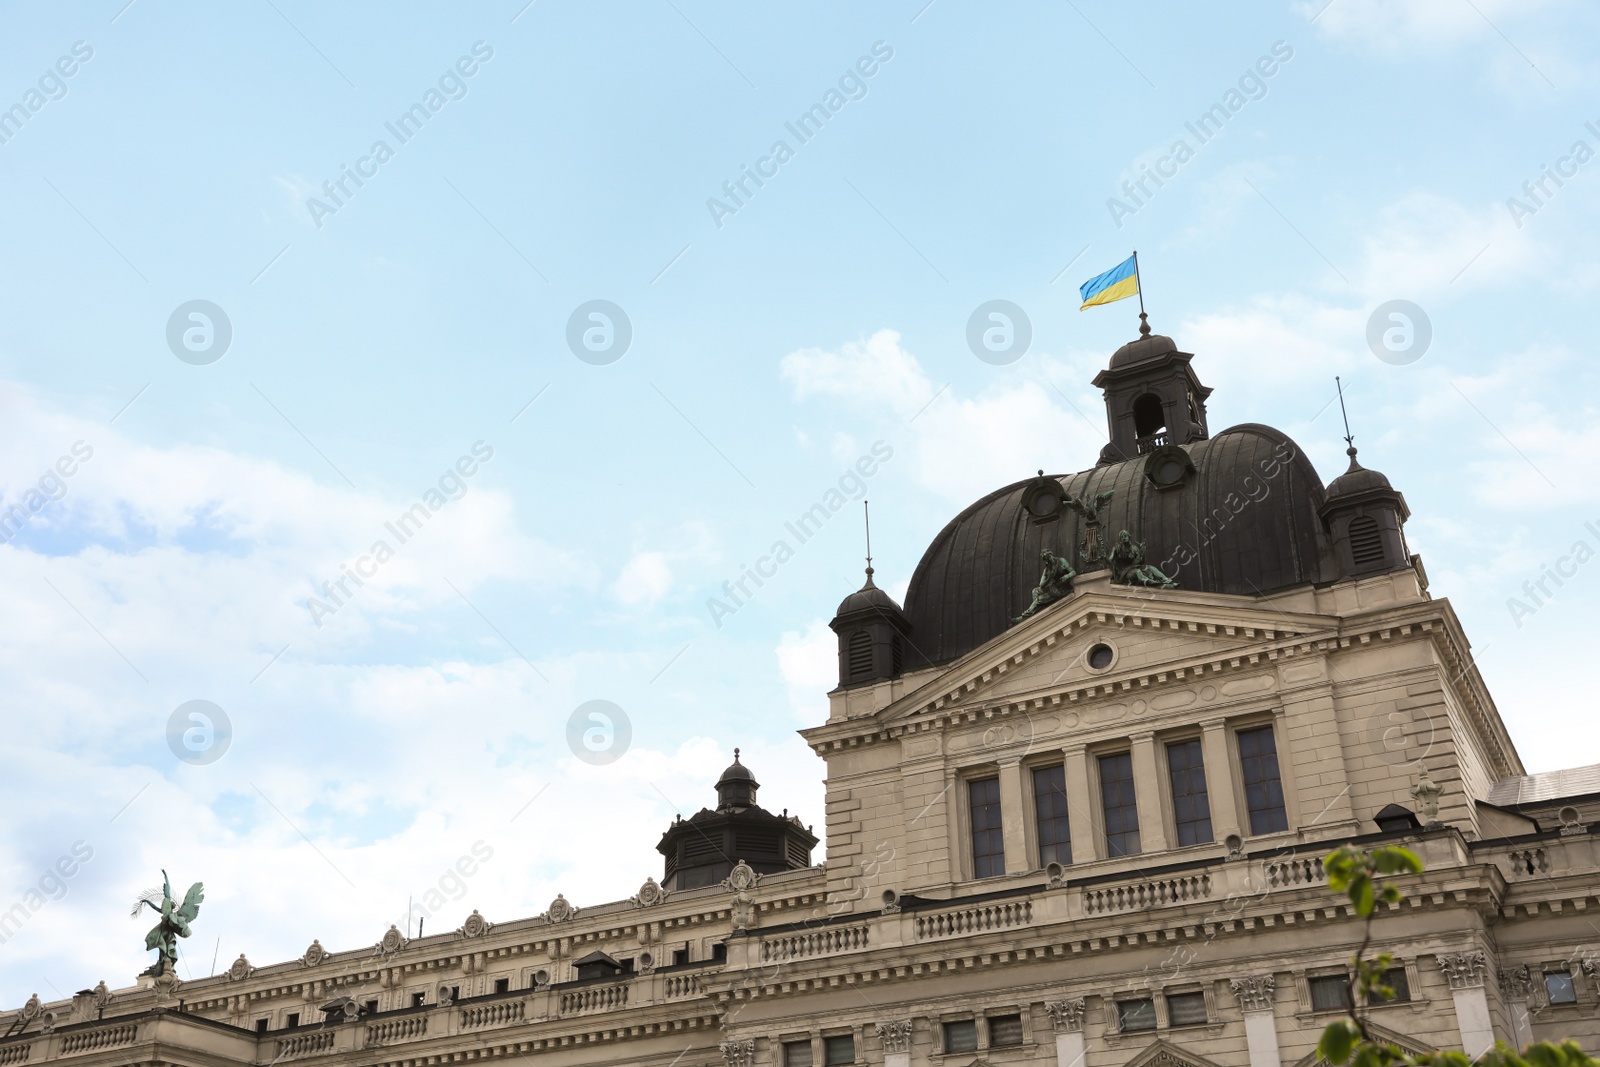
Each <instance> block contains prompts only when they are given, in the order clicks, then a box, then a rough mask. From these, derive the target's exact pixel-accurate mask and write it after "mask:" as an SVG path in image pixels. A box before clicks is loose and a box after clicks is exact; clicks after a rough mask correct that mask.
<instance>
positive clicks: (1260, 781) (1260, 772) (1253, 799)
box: [1239, 726, 1289, 834]
mask: <svg viewBox="0 0 1600 1067" xmlns="http://www.w3.org/2000/svg"><path fill="white" fill-rule="evenodd" d="M1239 770H1240V772H1241V774H1242V775H1243V777H1244V798H1245V806H1246V807H1247V808H1248V809H1249V811H1250V832H1251V833H1252V834H1270V833H1274V832H1276V831H1278V830H1287V829H1288V828H1289V814H1288V812H1287V811H1286V810H1285V809H1284V806H1283V780H1282V779H1281V778H1279V777H1278V744H1277V741H1276V740H1274V739H1273V736H1272V727H1270V726H1263V727H1260V728H1258V729H1255V730H1240V731H1239Z"/></svg>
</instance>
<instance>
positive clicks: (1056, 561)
mask: <svg viewBox="0 0 1600 1067" xmlns="http://www.w3.org/2000/svg"><path fill="white" fill-rule="evenodd" d="M1039 558H1040V559H1042V560H1044V572H1043V573H1042V574H1040V575H1039V584H1038V585H1036V586H1034V588H1033V600H1032V602H1031V603H1029V604H1028V609H1027V610H1026V611H1024V612H1023V613H1022V614H1021V615H1018V616H1017V617H1016V618H1015V619H1013V620H1012V621H1013V622H1021V621H1022V620H1023V619H1026V618H1027V617H1028V616H1029V615H1032V614H1033V613H1034V612H1036V611H1038V610H1039V609H1040V608H1042V607H1045V606H1046V605H1048V604H1054V603H1055V602H1056V601H1058V600H1060V599H1061V598H1062V597H1064V596H1067V595H1068V594H1070V593H1071V592H1072V579H1074V578H1076V577H1077V576H1078V572H1077V571H1075V570H1073V569H1072V564H1070V563H1068V562H1067V560H1066V557H1064V556H1058V555H1056V554H1055V553H1054V552H1052V551H1050V550H1049V549H1048V548H1047V549H1045V550H1044V551H1043V552H1040V553H1039Z"/></svg>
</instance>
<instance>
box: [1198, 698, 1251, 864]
mask: <svg viewBox="0 0 1600 1067" xmlns="http://www.w3.org/2000/svg"><path fill="white" fill-rule="evenodd" d="M1200 727H1201V729H1202V730H1204V731H1205V734H1204V736H1203V738H1202V739H1201V749H1202V751H1203V752H1204V754H1205V760H1206V799H1207V801H1209V802H1210V804H1211V834H1212V838H1213V840H1215V841H1216V842H1217V844H1219V845H1220V844H1221V843H1222V842H1224V841H1226V840H1227V839H1228V835H1229V834H1238V835H1239V836H1240V837H1243V836H1244V831H1243V830H1242V829H1240V826H1239V808H1238V804H1237V803H1236V801H1235V799H1234V791H1233V760H1232V758H1231V757H1230V756H1229V754H1228V724H1227V722H1226V721H1225V720H1223V719H1207V720H1206V721H1205V722H1203V723H1201V724H1200Z"/></svg>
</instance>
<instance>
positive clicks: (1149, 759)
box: [1129, 731, 1167, 852]
mask: <svg viewBox="0 0 1600 1067" xmlns="http://www.w3.org/2000/svg"><path fill="white" fill-rule="evenodd" d="M1129 740H1130V741H1131V742H1132V743H1133V795H1134V799H1135V800H1136V801H1137V803H1138V806H1139V851H1141V852H1165V851H1166V850H1167V820H1166V819H1165V818H1164V817H1163V815H1162V811H1161V792H1162V790H1161V771H1160V769H1159V767H1160V761H1159V760H1157V759H1156V740H1155V735H1154V734H1152V733H1150V732H1148V731H1146V732H1145V733H1142V734H1134V735H1133V736H1132V737H1131V738H1129Z"/></svg>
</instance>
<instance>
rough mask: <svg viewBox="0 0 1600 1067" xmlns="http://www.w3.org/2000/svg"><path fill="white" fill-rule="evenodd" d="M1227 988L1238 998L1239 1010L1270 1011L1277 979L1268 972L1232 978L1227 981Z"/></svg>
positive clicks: (1275, 991)
mask: <svg viewBox="0 0 1600 1067" xmlns="http://www.w3.org/2000/svg"><path fill="white" fill-rule="evenodd" d="M1228 988H1229V989H1231V990H1233V995H1234V996H1236V997H1238V998H1239V1010H1240V1011H1271V1010H1272V1001H1273V998H1274V996H1275V995H1276V993H1277V979H1275V978H1274V977H1273V976H1272V975H1270V974H1257V975H1251V976H1249V977H1247V978H1233V979H1230V980H1229V981H1228Z"/></svg>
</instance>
